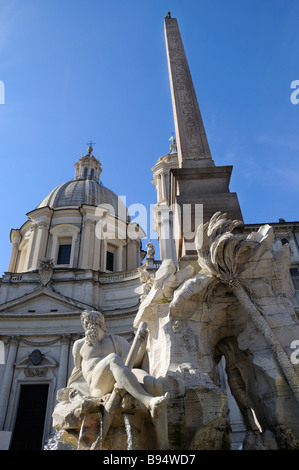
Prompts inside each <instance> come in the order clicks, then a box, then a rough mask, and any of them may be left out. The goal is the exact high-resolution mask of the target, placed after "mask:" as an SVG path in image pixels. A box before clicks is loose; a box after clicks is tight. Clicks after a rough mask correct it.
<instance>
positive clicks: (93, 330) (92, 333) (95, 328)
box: [85, 324, 100, 346]
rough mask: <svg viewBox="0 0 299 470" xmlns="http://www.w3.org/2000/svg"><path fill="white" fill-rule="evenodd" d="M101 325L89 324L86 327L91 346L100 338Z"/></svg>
mask: <svg viewBox="0 0 299 470" xmlns="http://www.w3.org/2000/svg"><path fill="white" fill-rule="evenodd" d="M99 329H100V328H99V325H97V324H89V325H88V327H87V328H86V329H85V338H86V342H87V344H88V345H89V346H93V345H94V344H95V343H96V341H97V340H98V339H99Z"/></svg>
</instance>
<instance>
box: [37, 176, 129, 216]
mask: <svg viewBox="0 0 299 470" xmlns="http://www.w3.org/2000/svg"><path fill="white" fill-rule="evenodd" d="M82 204H88V205H90V206H99V205H105V206H108V207H109V206H112V207H113V209H114V213H115V215H116V217H118V218H119V219H122V220H127V219H128V214H127V210H126V206H125V204H124V203H123V202H122V201H121V199H120V198H119V197H118V196H117V195H116V194H115V193H114V192H113V191H111V189H108V188H106V187H105V186H103V185H102V184H99V183H97V182H96V181H94V180H89V179H79V180H72V181H68V182H67V183H63V184H60V185H59V186H57V187H56V188H54V189H53V190H52V191H51V192H50V194H48V196H46V197H45V198H44V199H43V200H42V202H41V203H40V204H39V205H38V206H37V209H39V208H41V207H46V206H48V207H50V208H51V209H56V208H60V207H72V206H75V207H78V206H81V205H82Z"/></svg>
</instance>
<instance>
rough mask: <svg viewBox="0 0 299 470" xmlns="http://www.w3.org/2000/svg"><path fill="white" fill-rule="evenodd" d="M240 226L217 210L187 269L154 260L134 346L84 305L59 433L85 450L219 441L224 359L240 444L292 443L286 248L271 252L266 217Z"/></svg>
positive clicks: (61, 396)
mask: <svg viewBox="0 0 299 470" xmlns="http://www.w3.org/2000/svg"><path fill="white" fill-rule="evenodd" d="M239 225H240V223H239V222H237V221H231V220H227V218H226V215H225V214H220V213H217V214H215V215H214V216H213V217H212V218H211V220H210V222H208V223H206V224H204V225H202V226H200V227H199V229H198V235H197V237H196V241H197V243H196V246H197V253H198V265H197V266H194V265H192V266H191V265H190V266H187V267H185V268H182V269H177V268H176V267H175V266H174V264H173V262H172V260H164V261H163V262H162V265H161V267H160V268H159V269H158V271H157V272H156V274H155V276H154V278H152V279H151V283H150V286H148V285H147V289H145V290H144V295H143V296H142V302H141V304H140V307H139V310H138V313H137V315H136V318H135V322H134V326H135V327H136V329H137V333H136V336H135V339H134V342H133V344H132V345H129V344H128V343H127V342H125V340H124V339H122V338H121V339H120V338H119V337H117V336H115V335H108V334H107V332H106V331H105V327H104V321H103V318H102V315H101V314H100V313H99V312H83V314H82V324H83V327H84V329H85V338H83V339H82V340H79V341H77V342H76V343H75V345H74V361H75V369H74V371H73V373H72V375H71V377H70V379H69V382H68V385H67V387H66V388H65V389H62V390H60V391H59V393H58V404H57V406H56V407H55V409H54V412H53V425H54V427H55V429H56V430H57V432H58V433H60V434H59V437H58V440H64V442H66V443H67V445H71V446H73V448H74V449H77V448H78V449H88V450H100V449H102V450H131V448H134V449H137V450H160V449H173V450H182V449H183V450H187V449H189V450H197V449H206V450H217V449H219V450H220V449H229V448H230V425H229V422H228V416H229V408H228V395H227V391H226V386H225V385H224V384H223V382H221V380H220V379H219V373H218V369H219V367H221V359H222V357H224V358H225V364H226V366H225V372H223V373H224V374H225V375H226V378H227V382H228V384H229V386H230V389H231V393H232V395H233V397H234V400H235V403H236V406H238V408H239V410H240V413H241V415H242V418H243V421H244V426H245V428H246V436H245V440H244V448H246V449H259V448H266V449H286V448H290V449H298V448H299V442H298V439H299V403H298V402H299V378H298V371H297V369H296V368H295V366H294V365H293V364H292V362H291V360H290V352H291V351H290V345H291V343H292V341H295V340H296V339H298V338H299V324H298V320H297V317H296V314H295V311H294V307H293V304H292V301H291V287H290V281H289V267H290V259H289V252H288V250H289V249H288V247H287V246H283V248H282V250H281V252H280V253H279V254H277V253H274V252H273V249H272V246H273V242H274V235H273V229H272V228H271V227H270V226H268V225H266V226H262V227H261V228H260V229H259V230H258V231H257V232H252V233H251V234H249V235H248V236H246V235H243V234H242V233H240V231H238V230H236V229H238V227H239ZM145 269H146V268H145ZM142 279H144V280H145V282H147V281H148V276H146V273H143V276H142ZM103 352H105V354H103ZM88 354H91V356H90V360H92V361H93V363H92V364H93V365H92V367H91V362H88V360H89V359H88ZM103 356H105V358H104V359H103ZM146 362H147V363H148V364H149V366H148V368H147V367H146V365H145V364H146ZM256 423H258V426H257V424H256ZM61 433H62V434H61Z"/></svg>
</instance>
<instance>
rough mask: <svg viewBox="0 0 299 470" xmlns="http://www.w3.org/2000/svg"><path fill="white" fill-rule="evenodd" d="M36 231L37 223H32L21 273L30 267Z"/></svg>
mask: <svg viewBox="0 0 299 470" xmlns="http://www.w3.org/2000/svg"><path fill="white" fill-rule="evenodd" d="M36 229H37V223H33V224H32V225H31V228H30V237H29V242H28V248H27V253H26V258H25V263H24V267H23V271H28V270H29V269H30V266H31V261H32V254H33V250H34V245H35V234H36Z"/></svg>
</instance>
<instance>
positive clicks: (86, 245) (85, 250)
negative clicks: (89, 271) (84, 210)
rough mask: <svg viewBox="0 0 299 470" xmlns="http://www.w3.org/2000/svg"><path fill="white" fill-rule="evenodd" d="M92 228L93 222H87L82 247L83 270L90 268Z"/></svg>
mask: <svg viewBox="0 0 299 470" xmlns="http://www.w3.org/2000/svg"><path fill="white" fill-rule="evenodd" d="M91 226H92V220H88V219H87V220H85V221H84V239H83V246H82V265H81V267H82V268H90V267H91V266H89V253H90V250H91V243H90V234H91Z"/></svg>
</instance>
